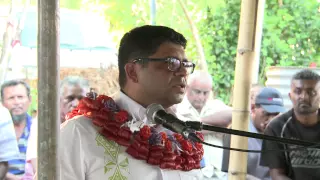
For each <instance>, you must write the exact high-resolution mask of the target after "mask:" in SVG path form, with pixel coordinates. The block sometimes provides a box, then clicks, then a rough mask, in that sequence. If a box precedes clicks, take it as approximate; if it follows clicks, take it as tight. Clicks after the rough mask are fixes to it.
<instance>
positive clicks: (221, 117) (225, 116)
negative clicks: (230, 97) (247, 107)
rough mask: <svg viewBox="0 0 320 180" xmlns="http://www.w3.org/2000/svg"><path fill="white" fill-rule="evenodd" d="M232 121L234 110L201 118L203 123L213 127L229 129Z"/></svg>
mask: <svg viewBox="0 0 320 180" xmlns="http://www.w3.org/2000/svg"><path fill="white" fill-rule="evenodd" d="M231 121H232V109H227V110H222V111H218V112H215V113H213V114H211V115H208V116H205V117H203V118H201V122H203V123H205V124H209V125H213V126H219V127H227V126H228V125H229V124H230V123H231Z"/></svg>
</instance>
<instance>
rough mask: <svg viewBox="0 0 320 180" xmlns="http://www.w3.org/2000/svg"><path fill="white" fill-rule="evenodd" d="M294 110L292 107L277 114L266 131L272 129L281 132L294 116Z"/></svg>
mask: <svg viewBox="0 0 320 180" xmlns="http://www.w3.org/2000/svg"><path fill="white" fill-rule="evenodd" d="M292 114H293V110H292V109H290V110H289V111H287V112H285V113H283V114H280V115H278V116H276V117H275V118H274V119H272V120H271V121H270V123H269V124H268V126H267V128H266V132H269V131H270V130H271V131H273V132H275V133H277V134H278V133H280V132H281V130H282V128H283V126H284V125H285V124H286V123H287V121H288V120H289V119H290V118H291V117H292Z"/></svg>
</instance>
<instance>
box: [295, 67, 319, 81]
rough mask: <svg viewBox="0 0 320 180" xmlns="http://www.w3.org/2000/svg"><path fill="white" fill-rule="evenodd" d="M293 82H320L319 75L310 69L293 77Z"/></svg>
mask: <svg viewBox="0 0 320 180" xmlns="http://www.w3.org/2000/svg"><path fill="white" fill-rule="evenodd" d="M292 80H316V81H319V80H320V76H319V74H317V73H315V72H313V71H312V70H310V69H304V70H302V71H300V72H298V73H296V74H294V75H293V77H292Z"/></svg>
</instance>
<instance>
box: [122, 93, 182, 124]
mask: <svg viewBox="0 0 320 180" xmlns="http://www.w3.org/2000/svg"><path fill="white" fill-rule="evenodd" d="M116 104H117V105H118V106H119V107H120V108H121V109H124V110H126V111H127V112H128V113H129V114H130V115H131V116H132V119H133V121H143V122H144V123H147V115H146V111H147V110H146V108H144V107H143V106H142V105H141V104H139V103H137V102H136V101H134V100H133V99H131V98H130V97H129V96H128V95H126V94H125V93H123V92H122V91H121V92H120V95H119V98H118V99H117V100H116ZM166 111H167V112H168V113H170V114H173V115H175V116H176V112H175V111H174V110H173V108H168V109H166Z"/></svg>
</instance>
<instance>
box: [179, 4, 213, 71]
mask: <svg viewBox="0 0 320 180" xmlns="http://www.w3.org/2000/svg"><path fill="white" fill-rule="evenodd" d="M178 1H179V4H180V6H181V8H182V10H183V12H184V14H185V16H186V18H187V20H188V22H189V25H190V29H191V31H192V35H193V38H194V40H195V42H196V47H197V51H198V57H199V59H198V66H199V69H200V70H203V71H208V65H207V62H206V58H205V55H204V50H203V46H202V44H201V40H200V36H199V32H198V29H197V27H196V26H195V24H194V23H193V21H192V19H191V17H190V16H189V14H188V10H187V7H186V6H185V4H184V2H183V1H182V0H178Z"/></svg>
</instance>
